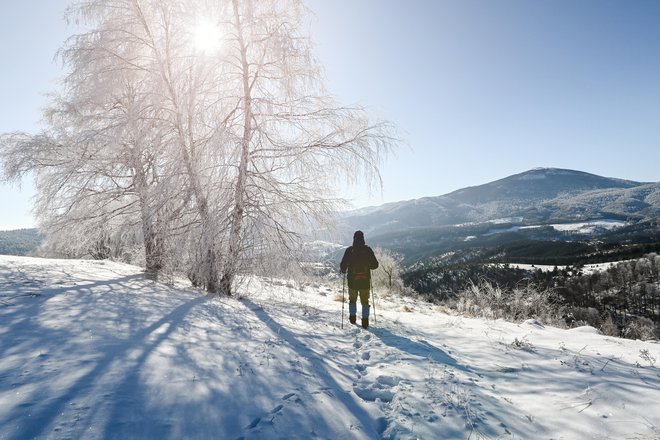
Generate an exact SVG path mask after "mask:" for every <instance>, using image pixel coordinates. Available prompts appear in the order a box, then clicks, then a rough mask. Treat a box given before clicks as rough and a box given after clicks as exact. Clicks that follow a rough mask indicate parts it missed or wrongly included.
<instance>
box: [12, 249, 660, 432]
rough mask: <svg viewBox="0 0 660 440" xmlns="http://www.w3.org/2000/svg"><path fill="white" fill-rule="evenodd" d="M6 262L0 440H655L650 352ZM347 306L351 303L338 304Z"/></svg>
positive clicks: (262, 293) (291, 297)
mask: <svg viewBox="0 0 660 440" xmlns="http://www.w3.org/2000/svg"><path fill="white" fill-rule="evenodd" d="M239 291H240V294H241V295H240V296H241V298H217V297H210V296H205V295H203V294H200V293H199V292H197V291H194V290H192V289H186V288H183V287H181V286H177V287H168V286H165V285H162V284H158V283H154V282H151V281H148V280H145V279H144V277H143V276H142V273H141V271H140V269H139V268H136V267H132V266H128V265H123V264H118V263H111V262H103V261H100V262H99V261H68V260H67V261H63V260H42V259H34V258H21V257H6V256H0V336H1V339H0V439H31V438H40V439H42V438H43V439H65V438H80V439H98V438H112V439H114V438H117V439H119V438H121V439H138V438H140V439H143V438H154V439H155V438H158V439H161V438H162V439H167V438H171V439H175V438H176V439H180V438H198V439H204V438H209V439H210V438H213V439H216V438H227V439H264V438H267V439H270V438H273V439H279V438H287V439H297V438H300V439H310V438H318V439H375V438H387V439H413V438H423V439H437V438H443V439H467V438H471V439H478V438H482V439H486V438H487V439H496V438H497V439H499V438H507V439H531V438H534V439H584V438H593V439H633V438H638V439H653V438H660V368H658V364H657V363H656V360H658V359H660V350H659V346H658V344H655V343H651V342H641V341H630V340H622V339H617V338H610V337H605V336H602V335H599V334H597V332H595V331H594V329H591V328H581V329H574V330H570V331H567V330H562V329H556V328H552V327H544V326H543V324H542V323H539V322H537V321H533V320H530V321H527V322H525V323H521V324H513V323H507V322H504V321H486V320H480V319H471V318H464V317H459V316H451V315H447V314H444V313H439V312H438V311H437V309H436V308H435V307H433V306H432V305H429V304H425V303H421V302H420V303H418V302H415V301H412V300H410V299H405V298H396V297H392V298H388V299H386V298H385V297H384V296H383V297H380V295H378V292H377V298H378V302H377V308H376V312H377V320H376V323H374V322H373V319H372V327H371V328H370V329H369V330H366V331H365V330H363V329H361V328H360V327H357V326H353V325H351V324H349V323H348V318H347V316H346V317H345V321H344V329H341V326H340V325H341V302H338V301H336V300H335V297H336V296H337V293H338V292H339V293H341V285H340V284H339V283H337V285H321V284H318V285H306V286H304V287H300V288H299V287H296V285H295V284H294V283H291V282H287V281H282V280H263V279H251V280H249V282H246V283H244V284H243V285H241V287H240V288H239ZM346 311H347V309H346Z"/></svg>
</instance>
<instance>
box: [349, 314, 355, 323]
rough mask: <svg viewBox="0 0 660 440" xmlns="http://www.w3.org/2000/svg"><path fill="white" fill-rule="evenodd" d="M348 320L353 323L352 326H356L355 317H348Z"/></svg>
mask: <svg viewBox="0 0 660 440" xmlns="http://www.w3.org/2000/svg"><path fill="white" fill-rule="evenodd" d="M348 320H349V321H350V322H351V324H355V321H356V319H355V315H350V316H349V317H348Z"/></svg>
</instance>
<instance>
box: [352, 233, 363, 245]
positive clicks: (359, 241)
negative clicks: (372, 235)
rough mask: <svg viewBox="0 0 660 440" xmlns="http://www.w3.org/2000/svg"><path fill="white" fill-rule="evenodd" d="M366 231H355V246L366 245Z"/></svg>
mask: <svg viewBox="0 0 660 440" xmlns="http://www.w3.org/2000/svg"><path fill="white" fill-rule="evenodd" d="M364 244H365V243H364V233H363V232H362V231H355V234H353V246H364Z"/></svg>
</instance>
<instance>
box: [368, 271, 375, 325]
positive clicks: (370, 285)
mask: <svg viewBox="0 0 660 440" xmlns="http://www.w3.org/2000/svg"><path fill="white" fill-rule="evenodd" d="M369 287H370V288H371V303H372V304H373V305H374V324H376V299H375V297H374V285H373V283H372V282H371V279H369Z"/></svg>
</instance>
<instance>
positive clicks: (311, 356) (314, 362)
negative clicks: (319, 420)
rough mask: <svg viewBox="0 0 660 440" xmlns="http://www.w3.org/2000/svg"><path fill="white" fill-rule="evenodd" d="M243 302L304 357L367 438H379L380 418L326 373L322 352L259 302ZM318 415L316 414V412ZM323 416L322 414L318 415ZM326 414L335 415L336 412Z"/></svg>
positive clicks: (382, 426) (380, 431)
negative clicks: (295, 333)
mask: <svg viewBox="0 0 660 440" xmlns="http://www.w3.org/2000/svg"><path fill="white" fill-rule="evenodd" d="M242 301H243V303H244V304H245V305H246V306H247V307H248V308H249V309H250V310H251V311H252V312H253V313H254V314H255V315H256V316H257V317H258V318H259V320H260V321H261V322H263V323H264V324H265V325H266V326H267V327H268V328H269V329H270V330H271V331H272V332H273V333H275V334H277V335H279V337H281V338H282V339H283V340H284V341H285V342H286V343H287V344H288V345H289V346H290V347H291V348H292V349H293V350H294V351H295V352H296V353H297V354H298V355H299V356H300V357H302V358H304V359H306V360H307V361H308V362H309V363H310V364H311V366H312V367H313V370H314V372H315V374H316V377H317V378H318V379H319V380H320V381H321V382H322V383H323V385H324V386H325V387H327V388H328V389H330V390H331V391H332V393H333V394H334V396H335V397H337V396H343V397H342V398H338V401H339V402H340V403H342V404H343V405H344V406H345V408H346V410H347V411H348V412H349V413H351V414H353V415H354V416H355V417H356V418H357V419H358V420H359V421H360V423H361V424H362V429H363V430H364V431H363V432H364V434H366V435H368V436H369V438H380V436H381V434H382V431H383V428H384V425H383V423H382V420H377V419H374V418H373V417H372V416H371V415H370V414H369V413H368V412H367V411H366V410H365V409H364V408H362V406H360V405H359V404H358V402H357V401H356V400H355V399H354V398H353V396H352V395H351V394H350V393H346V390H345V389H344V388H343V387H342V386H341V385H340V384H339V383H338V382H337V381H336V380H335V379H334V377H332V375H331V374H330V373H328V369H327V365H326V363H325V361H324V357H325V356H324V354H323V353H317V352H315V351H314V350H312V349H310V348H309V347H308V346H307V345H305V344H304V343H303V342H301V341H300V340H299V339H298V338H297V337H296V336H295V335H294V334H293V333H292V332H290V331H289V330H287V329H286V328H285V327H283V326H282V325H280V324H278V323H277V322H276V321H275V320H274V319H273V317H272V316H271V315H269V314H268V312H266V311H265V310H264V309H263V308H262V307H261V306H260V305H259V304H256V303H254V302H252V301H250V300H249V299H243V300H242ZM317 415H318V414H317ZM320 416H321V417H323V415H320ZM328 416H331V417H336V414H329V415H328Z"/></svg>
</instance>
